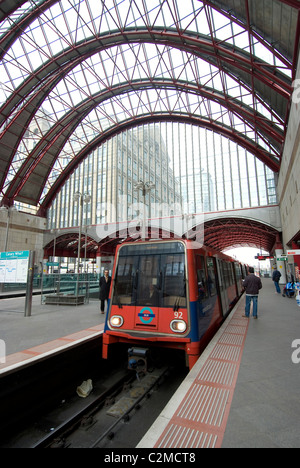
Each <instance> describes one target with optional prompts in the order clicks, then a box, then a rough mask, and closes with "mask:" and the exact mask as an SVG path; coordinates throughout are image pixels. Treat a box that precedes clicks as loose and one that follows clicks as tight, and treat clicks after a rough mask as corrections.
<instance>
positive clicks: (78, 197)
mask: <svg viewBox="0 0 300 468" xmlns="http://www.w3.org/2000/svg"><path fill="white" fill-rule="evenodd" d="M90 201H91V196H90V195H89V194H88V193H84V194H82V193H80V192H76V193H74V202H76V203H78V219H79V237H78V254H77V282H76V293H77V296H78V290H79V268H80V250H81V234H82V220H83V204H84V203H85V204H88V203H90Z"/></svg>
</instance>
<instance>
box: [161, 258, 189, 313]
mask: <svg viewBox="0 0 300 468" xmlns="http://www.w3.org/2000/svg"><path fill="white" fill-rule="evenodd" d="M162 267H163V276H164V281H163V307H170V306H172V307H174V306H175V305H178V306H179V307H186V284H185V257H184V255H183V254H175V255H164V256H162Z"/></svg>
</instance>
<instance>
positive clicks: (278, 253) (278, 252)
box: [275, 237, 287, 284]
mask: <svg viewBox="0 0 300 468" xmlns="http://www.w3.org/2000/svg"><path fill="white" fill-rule="evenodd" d="M282 254H283V247H282V243H281V241H280V239H279V237H277V239H276V244H275V258H276V264H277V270H278V271H280V273H281V278H280V280H279V284H286V282H287V281H286V271H285V261H284V260H283V261H282V260H277V258H282Z"/></svg>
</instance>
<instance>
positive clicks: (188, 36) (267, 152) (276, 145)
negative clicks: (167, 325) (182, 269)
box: [0, 0, 300, 250]
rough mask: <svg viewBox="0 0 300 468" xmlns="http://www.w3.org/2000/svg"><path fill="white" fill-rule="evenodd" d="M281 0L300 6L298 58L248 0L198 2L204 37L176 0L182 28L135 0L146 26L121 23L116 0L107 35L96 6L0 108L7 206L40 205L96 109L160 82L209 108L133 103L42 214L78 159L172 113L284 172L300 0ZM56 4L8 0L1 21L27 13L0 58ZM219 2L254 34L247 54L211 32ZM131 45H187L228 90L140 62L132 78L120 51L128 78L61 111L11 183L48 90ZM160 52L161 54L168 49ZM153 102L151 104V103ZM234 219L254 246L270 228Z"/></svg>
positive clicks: (5, 38) (1, 174)
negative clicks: (262, 54) (234, 92)
mask: <svg viewBox="0 0 300 468" xmlns="http://www.w3.org/2000/svg"><path fill="white" fill-rule="evenodd" d="M278 2H279V3H281V4H283V5H286V6H287V7H290V8H293V9H294V10H295V15H297V19H298V21H297V28H296V30H295V37H294V46H293V54H292V56H291V55H290V56H288V55H286V56H284V54H283V53H282V52H279V51H277V50H276V48H275V47H274V46H273V45H272V44H271V43H270V42H268V41H267V40H265V39H263V37H262V35H261V34H260V33H259V32H258V30H257V29H256V28H255V25H253V24H252V23H251V17H250V16H251V15H250V8H249V4H250V0H241V2H240V3H241V7H243V8H244V10H245V12H246V13H245V15H246V16H245V18H239V17H238V16H236V15H235V14H234V12H232V11H231V10H230V9H229V8H228V9H226V8H225V3H223V2H218V1H213V0H211V1H210V0H203V1H202V2H199V4H201V3H202V4H203V9H204V11H205V13H206V17H207V22H208V25H209V28H210V35H203V34H201V33H200V32H199V31H195V32H192V31H191V30H190V29H189V27H188V26H186V27H185V28H184V29H181V28H180V26H179V25H180V18H178V14H177V8H176V1H175V0H166V2H162V4H163V3H169V7H170V8H169V12H170V14H171V15H172V16H173V23H174V25H175V27H173V28H164V27H161V26H160V27H158V26H157V25H156V21H155V20H156V19H155V20H152V22H151V21H150V15H148V11H147V8H148V7H147V2H146V1H143V2H138V1H136V0H132V1H131V2H130V4H131V5H134V6H135V8H136V9H137V10H139V11H140V14H141V17H142V18H143V26H142V27H138V28H124V27H123V24H124V21H123V18H121V13H120V8H119V5H118V2H117V1H114V2H113V4H114V11H113V12H109V14H110V17H111V18H113V21H114V24H115V30H114V31H109V33H101V34H100V33H99V32H98V31H96V30H95V29H94V31H93V27H94V23H93V18H92V12H90V21H91V37H90V38H88V39H87V40H85V41H81V42H78V43H76V41H74V43H73V44H70V47H69V48H68V49H66V50H64V51H63V52H61V53H59V54H57V55H54V56H53V57H51V58H49V60H47V61H45V62H44V63H43V65H42V66H40V67H39V68H37V69H35V70H34V71H33V72H32V73H31V74H29V75H28V77H27V78H26V79H24V81H23V82H22V83H21V84H20V85H19V86H18V87H16V89H15V90H14V92H12V93H11V95H10V96H9V98H8V99H7V100H6V102H5V103H4V104H3V105H2V107H1V109H0V125H1V133H0V144H1V148H2V150H1V155H0V161H1V170H0V190H1V192H2V196H3V199H2V205H3V204H4V205H7V206H10V205H12V204H13V203H14V200H20V201H23V202H28V203H30V204H33V205H37V206H38V205H39V204H40V199H41V195H42V192H43V189H44V187H45V184H46V182H47V180H48V177H49V175H50V173H51V170H52V169H53V167H54V165H55V163H56V161H57V159H58V158H59V154H60V152H61V150H62V149H63V147H64V145H65V144H66V142H67V141H68V138H69V137H70V136H71V135H72V133H73V132H74V131H75V129H76V128H77V126H78V125H79V123H80V122H81V121H82V120H83V119H84V117H85V116H87V115H88V114H89V113H90V112H91V111H92V110H93V109H95V108H96V107H97V106H99V105H100V104H102V103H104V102H107V101H108V100H110V99H118V98H120V97H121V96H123V95H124V94H126V93H127V94H128V95H130V93H132V92H139V91H141V90H147V89H155V90H157V93H158V97H159V93H160V90H162V89H164V90H176V91H177V92H178V93H179V95H180V93H186V94H192V95H196V96H199V99H201V100H202V101H201V102H203V103H204V105H205V106H206V109H207V115H206V116H203V115H195V114H193V113H192V112H188V108H187V109H185V112H182V113H180V114H178V113H176V112H174V109H172V107H171V106H170V107H169V108H168V109H166V112H153V111H152V110H150V111H149V114H148V115H135V113H134V110H133V109H131V110H130V109H129V110H128V118H127V119H126V120H125V121H121V122H118V123H116V124H115V125H113V126H112V127H111V128H109V129H108V130H107V131H105V132H103V133H101V134H99V136H98V137H96V138H94V139H93V140H92V141H90V142H89V143H88V144H87V145H86V146H85V148H84V149H82V150H81V151H79V152H78V154H77V155H76V156H75V157H74V158H73V159H72V161H71V162H70V163H69V164H68V165H67V166H66V167H65V168H64V169H63V170H62V172H61V174H60V175H59V176H58V177H57V179H56V181H54V183H53V185H52V187H51V188H50V190H49V191H48V193H47V194H46V196H45V198H44V200H43V202H42V204H41V205H40V207H39V213H40V214H41V215H44V214H45V212H46V209H47V208H48V207H49V206H50V205H51V202H52V200H53V198H54V196H55V194H56V193H57V191H58V190H59V189H60V187H61V186H62V185H63V184H64V183H65V181H66V180H67V179H68V177H69V176H70V175H71V174H72V172H73V171H74V170H75V169H76V167H77V166H78V165H79V164H80V163H81V161H82V160H83V159H84V158H85V157H86V156H87V155H88V154H89V153H90V152H91V151H92V150H93V149H94V148H96V147H97V146H99V145H101V144H102V143H103V142H104V141H106V140H107V139H108V138H110V137H112V136H113V135H115V134H117V133H119V132H121V131H123V130H125V129H127V128H130V127H134V126H136V125H141V124H143V123H147V122H155V121H168V120H169V121H181V122H189V123H191V124H195V125H199V126H203V127H206V128H209V129H211V130H213V131H217V132H218V133H220V134H222V135H224V136H226V137H228V138H229V139H231V140H233V141H235V142H236V143H238V144H239V145H241V146H243V147H244V148H246V149H247V150H248V151H249V152H251V153H252V154H254V155H255V156H256V157H257V158H259V159H260V160H261V161H262V162H264V163H265V164H266V165H267V166H268V167H270V168H271V169H272V170H273V171H274V172H278V171H279V169H280V160H281V155H282V150H283V145H284V139H285V130H286V126H287V121H288V116H289V107H290V100H291V96H292V92H293V87H292V79H294V78H295V71H296V64H297V59H298V53H299V37H300V26H299V12H300V4H299V2H298V1H296V0H281V1H279V0H278ZM56 3H57V1H56V0H44V1H40V2H38V3H35V6H34V7H32V8H30V7H28V6H26V2H25V1H21V0H18V1H17V0H14V1H13V0H3V1H2V2H1V5H0V21H3V20H4V19H5V18H8V17H9V16H11V15H13V14H15V13H16V10H17V9H18V8H19V9H20V8H21V7H22V6H24V10H20V15H19V17H18V18H17V19H16V17H15V18H14V20H13V21H11V27H10V28H8V29H7V31H6V32H5V34H3V35H2V36H1V37H0V60H1V59H2V60H3V58H4V57H5V56H6V53H7V51H8V50H9V48H10V47H11V46H12V44H13V43H14V42H15V41H16V39H17V38H19V37H21V36H22V34H23V33H24V31H25V29H26V28H27V27H28V26H29V25H30V24H31V23H32V22H33V21H34V20H36V19H37V18H38V17H39V16H40V15H41V14H42V13H44V12H46V11H47V10H48V9H49V8H50V7H51V6H53V5H55V4H56ZM100 3H101V11H102V14H103V13H104V11H105V13H108V12H107V11H106V10H105V2H104V1H101V2H100ZM161 8H162V7H161ZM212 9H213V10H214V11H217V12H219V13H221V14H222V15H223V16H224V17H226V18H227V19H228V20H230V21H232V22H233V23H234V24H236V25H237V26H239V27H240V28H243V30H245V31H247V32H248V35H249V44H250V46H249V50H250V52H245V51H243V50H242V49H238V48H237V47H236V46H234V45H231V44H230V43H225V42H222V41H219V40H216V38H215V36H214V29H213V19H212ZM201 11H202V10H201ZM128 14H129V12H128ZM197 14H199V12H198V13H197V12H195V15H197ZM157 17H158V14H157ZM125 23H126V21H125ZM191 23H192V20H191ZM191 23H190V24H191ZM92 32H93V33H94V35H93V34H92ZM233 34H234V33H233ZM253 40H258V41H259V42H260V43H261V44H263V45H264V46H265V47H266V48H267V50H269V51H270V52H272V54H274V56H275V57H276V59H278V60H280V61H281V63H282V64H284V66H285V67H286V69H287V70H290V72H291V77H292V79H291V78H289V77H288V76H287V75H286V74H284V73H283V72H281V71H280V69H279V68H278V67H276V66H275V65H273V66H272V65H270V64H269V63H267V62H264V61H263V60H261V59H258V58H257V57H256V56H255V55H254V53H253V50H252V47H251V43H252V41H253ZM125 44H155V45H160V46H164V47H165V49H164V50H165V51H166V53H167V50H168V48H176V49H177V50H178V51H179V52H180V51H181V52H184V53H185V54H186V57H187V62H190V64H191V61H192V58H193V57H196V58H197V57H198V58H201V59H203V60H205V61H206V62H208V63H210V64H211V65H212V66H213V67H216V68H217V69H218V70H219V71H221V79H222V78H223V79H222V86H223V90H222V92H221V91H220V90H217V89H214V88H211V87H209V86H205V85H203V84H202V85H201V84H200V83H199V81H198V79H197V73H196V71H195V73H194V77H193V79H194V82H189V81H185V80H182V79H180V77H177V76H176V72H175V70H171V76H172V79H171V78H170V79H167V78H159V77H157V76H155V74H152V73H151V71H150V67H149V66H148V65H147V64H145V66H144V69H143V73H146V75H147V76H146V77H145V78H141V79H140V80H133V79H132V78H131V72H130V71H129V69H128V68H127V65H126V63H124V57H123V56H122V55H121V52H120V54H119V56H117V58H115V59H112V60H114V66H115V67H116V68H117V59H118V58H120V59H122V60H123V65H124V76H126V82H124V83H120V84H118V85H111V86H107V87H106V89H104V90H103V91H101V92H99V93H96V94H92V95H91V96H89V97H87V98H86V99H85V100H83V101H82V102H81V103H79V104H77V105H75V106H74V107H73V108H72V109H70V111H69V112H68V113H66V114H65V115H64V116H63V117H61V118H60V120H58V121H57V122H56V123H55V124H54V125H53V126H52V127H51V128H50V129H49V130H48V132H46V133H45V134H44V135H43V137H42V138H41V139H40V141H39V143H38V144H37V145H36V147H35V148H34V149H33V150H32V151H31V152H30V153H29V154H28V156H27V158H26V159H25V160H24V161H23V163H22V164H21V165H20V167H19V168H18V170H17V171H16V173H15V175H14V177H13V178H12V180H11V181H10V183H9V185H6V180H7V176H8V173H9V170H10V167H11V165H12V163H13V160H14V158H15V156H16V154H17V151H18V147H19V145H20V142H21V141H22V139H23V137H24V134H25V132H26V129H27V128H28V126H29V124H30V122H31V121H32V118H33V117H34V116H35V114H36V110H37V109H38V108H39V107H40V106H41V105H42V103H43V102H44V101H45V99H46V98H47V97H48V96H49V95H50V93H51V91H53V90H54V89H55V87H56V86H57V84H58V83H59V82H60V81H61V80H62V79H64V78H65V77H66V76H68V74H69V73H70V72H71V71H72V70H74V68H75V67H76V66H78V65H79V64H81V63H83V62H84V61H85V60H87V59H88V58H90V57H92V56H93V54H95V53H99V52H101V51H107V50H109V49H110V48H112V47H114V46H115V45H118V46H121V45H125ZM131 51H132V52H133V53H134V54H135V58H136V65H135V66H139V62H138V56H137V53H136V52H135V51H134V48H132V49H131ZM161 59H162V60H163V59H164V57H163V55H162V56H161ZM225 75H226V76H228V77H231V78H233V79H234V80H235V81H240V82H242V83H243V87H244V89H247V90H248V92H249V94H251V96H252V102H253V106H251V105H246V104H244V103H243V100H242V96H238V97H235V98H233V97H232V96H230V95H229V93H228V92H227V89H226V83H225V79H224V77H225ZM107 81H109V80H107ZM265 89H268V92H267V93H265ZM83 94H84V93H83ZM211 102H215V103H218V104H219V105H220V106H221V107H222V108H224V109H226V110H227V111H228V112H229V116H230V118H231V121H232V125H224V124H222V123H221V122H217V121H215V120H214V119H213V118H212V117H211V116H210V103H211ZM257 102H258V103H260V104H261V105H264V106H265V107H266V108H267V109H268V111H269V113H270V118H266V117H265V115H263V114H260V113H259V112H257V110H256V106H255V105H254V103H257ZM149 109H151V106H150V105H149ZM233 116H237V117H239V118H240V119H241V120H242V121H244V122H245V123H246V124H247V125H248V126H249V128H251V129H252V130H253V134H254V137H253V139H250V138H249V137H247V136H246V135H245V134H243V133H242V132H238V131H237V130H236V128H234V125H233ZM258 141H261V142H263V144H264V146H262V145H261V144H259V143H258ZM266 148H267V149H266ZM229 224H230V223H229ZM229 224H227V226H224V223H222V229H224V228H225V231H224V232H225V233H226V236H225V237H224V239H223V241H222V245H219V247H222V246H223V247H224V246H225V247H226V246H227V244H228V243H229V244H230V242H231V243H232V242H234V243H238V240H236V239H237V238H238V233H237V234H236V235H235V234H234V233H235V232H237V231H238V229H235V226H236V223H235V222H233V224H232V223H231V224H230V226H229ZM237 225H238V226H239V227H240V228H243V234H244V235H245V236H246V237H247V239H249V242H250V243H252V241H253V243H255V242H254V238H255V236H254V235H253V232H256V233H257V232H258V231H259V230H260V229H262V230H264V228H261V226H260V227H257V226H255V229H253V225H250V224H249V223H248V225H247V227H245V226H244V224H243V222H242V221H240V220H239V221H238V223H237ZM219 227H220V225H219ZM256 228H257V229H258V231H257V230H256ZM207 229H208V231H207V238H208V239H210V242H211V245H212V246H215V245H216V244H217V243H218V242H219V243H220V241H218V240H217V239H215V234H214V232H215V231H216V230H218V226H217V225H216V224H214V225H213V226H207ZM265 234H266V232H265ZM267 234H268V235H267V236H266V239H268V240H266V243H265V247H266V249H267V250H268V249H270V238H271V241H272V239H273V234H274V233H273V232H272V233H271V232H270V231H268V233H267Z"/></svg>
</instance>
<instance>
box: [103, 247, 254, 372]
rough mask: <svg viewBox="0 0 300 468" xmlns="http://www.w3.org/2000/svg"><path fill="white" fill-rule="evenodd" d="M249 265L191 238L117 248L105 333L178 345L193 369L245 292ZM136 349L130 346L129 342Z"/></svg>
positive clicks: (107, 337)
mask: <svg viewBox="0 0 300 468" xmlns="http://www.w3.org/2000/svg"><path fill="white" fill-rule="evenodd" d="M246 274H247V267H246V266H245V265H243V264H241V263H239V262H237V261H235V260H233V259H232V258H230V257H228V256H227V255H224V254H223V253H220V252H217V251H214V250H212V249H210V248H208V247H205V246H203V247H202V248H198V249H196V248H194V245H193V244H192V241H189V240H165V241H164V240H158V241H148V242H147V241H146V242H145V241H144V242H143V241H138V242H128V243H124V244H122V245H120V246H118V248H117V251H116V257H115V263H114V269H113V274H112V283H111V290H110V296H109V301H108V310H107V315H106V319H105V328H104V334H103V358H104V359H107V358H108V350H109V348H110V347H111V346H113V345H114V344H115V343H125V344H127V345H128V347H138V353H141V354H140V355H142V354H143V349H149V348H153V347H160V348H172V349H179V350H182V352H184V353H185V358H186V364H187V366H188V367H189V368H190V369H191V368H192V367H193V365H194V364H195V363H196V361H197V360H198V358H199V356H200V354H201V352H202V351H203V349H204V348H205V346H206V345H207V344H208V342H209V340H210V339H211V338H212V336H213V335H214V334H215V333H216V331H217V329H218V328H219V327H220V325H221V324H222V322H223V320H224V319H225V318H226V316H227V315H228V314H229V312H230V311H231V309H232V308H233V306H234V304H235V303H236V302H237V300H238V298H239V297H240V296H241V294H242V280H243V279H244V278H245V276H246ZM131 349H132V348H131Z"/></svg>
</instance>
